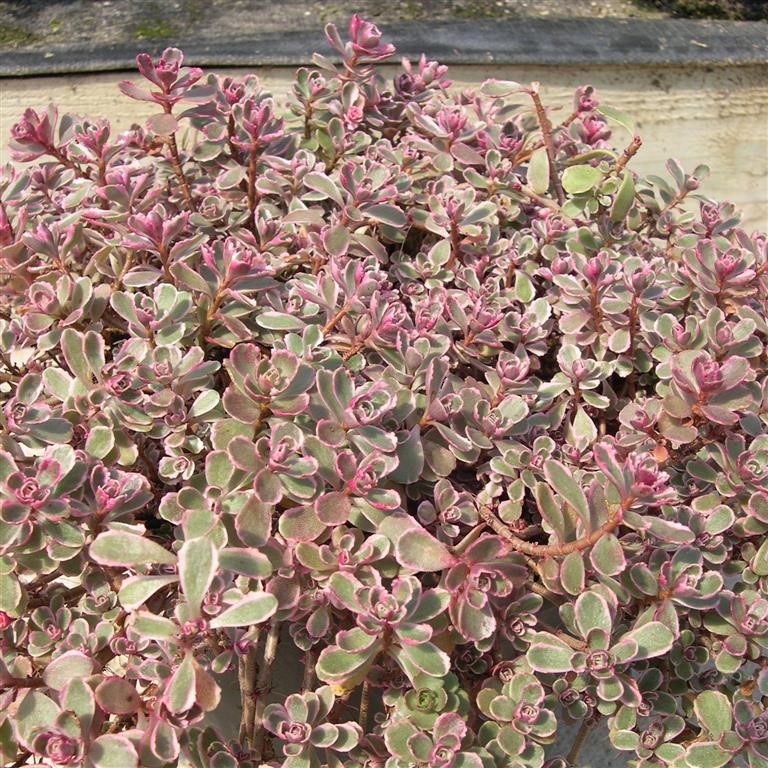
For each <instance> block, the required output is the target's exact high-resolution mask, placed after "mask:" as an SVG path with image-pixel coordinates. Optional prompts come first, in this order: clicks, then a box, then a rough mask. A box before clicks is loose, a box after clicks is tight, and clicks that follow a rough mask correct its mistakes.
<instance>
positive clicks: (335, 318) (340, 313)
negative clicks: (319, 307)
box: [321, 301, 350, 336]
mask: <svg viewBox="0 0 768 768" xmlns="http://www.w3.org/2000/svg"><path fill="white" fill-rule="evenodd" d="M349 309H350V304H349V302H348V301H347V302H345V303H344V305H343V306H342V308H341V309H340V310H339V311H338V312H337V313H336V314H335V315H334V316H333V317H332V318H331V319H330V320H329V321H328V322H327V323H326V324H325V325H324V326H323V328H322V330H321V333H322V334H323V336H327V335H328V334H329V333H330V332H331V331H332V330H333V329H334V328H335V327H336V324H337V323H338V322H339V321H340V320H341V319H342V318H344V317H345V316H346V314H347V312H349Z"/></svg>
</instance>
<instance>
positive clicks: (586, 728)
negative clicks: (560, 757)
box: [565, 717, 592, 766]
mask: <svg viewBox="0 0 768 768" xmlns="http://www.w3.org/2000/svg"><path fill="white" fill-rule="evenodd" d="M591 730H592V723H591V722H590V719H589V718H588V717H585V718H584V719H583V720H582V721H581V726H580V727H579V730H578V732H577V733H576V738H575V739H574V740H573V744H572V745H571V749H570V751H569V752H568V756H567V757H566V758H565V759H566V760H567V761H568V764H569V765H571V766H572V765H574V764H575V763H576V759H577V758H578V756H579V752H581V748H582V747H583V746H584V742H585V741H586V740H587V736H588V734H589V732H590V731H591Z"/></svg>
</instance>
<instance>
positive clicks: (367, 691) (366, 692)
mask: <svg viewBox="0 0 768 768" xmlns="http://www.w3.org/2000/svg"><path fill="white" fill-rule="evenodd" d="M370 698H371V688H370V685H369V683H368V680H364V681H363V688H362V690H361V691H360V715H359V717H358V720H357V721H358V723H360V727H361V728H362V729H363V732H365V731H366V729H367V728H368V705H369V704H370Z"/></svg>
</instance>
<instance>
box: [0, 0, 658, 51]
mask: <svg viewBox="0 0 768 768" xmlns="http://www.w3.org/2000/svg"><path fill="white" fill-rule="evenodd" d="M352 12H357V13H359V14H361V15H362V16H363V17H365V18H369V19H372V20H375V21H377V22H379V23H386V22H404V21H416V22H424V23H425V24H427V23H429V21H431V20H450V19H462V20H466V19H483V18H485V19H487V18H499V19H514V18H542V17H544V18H547V17H549V18H564V17H567V18H645V19H653V18H657V19H658V18H665V17H667V14H666V13H664V12H662V11H659V10H655V9H649V8H648V7H647V6H646V7H642V8H641V7H640V6H639V5H638V4H636V2H635V0H354V1H353V2H349V0H337V1H336V2H323V1H322V0H277V2H275V1H274V0H273V1H271V2H265V0H0V50H2V49H6V50H7V49H9V48H15V49H22V50H41V51H44V50H45V48H46V47H48V46H53V47H60V46H66V45H72V46H82V45H83V44H84V43H90V44H92V45H93V46H94V47H97V46H100V45H108V44H115V43H123V44H124V43H130V42H137V41H141V40H147V41H162V40H174V39H184V38H189V37H198V38H199V37H206V35H207V30H210V31H211V33H212V34H213V35H214V36H215V37H217V38H218V39H222V38H225V37H226V36H227V35H232V36H233V37H238V38H241V39H242V38H244V37H248V36H249V35H253V34H258V33H268V32H279V31H281V30H313V29H317V28H318V26H320V25H322V24H325V23H327V22H331V21H332V22H335V23H337V24H344V23H345V22H346V20H347V19H348V18H349V16H350V14H351V13H352Z"/></svg>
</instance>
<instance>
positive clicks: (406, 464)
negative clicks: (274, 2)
mask: <svg viewBox="0 0 768 768" xmlns="http://www.w3.org/2000/svg"><path fill="white" fill-rule="evenodd" d="M327 36H328V40H329V42H330V44H331V46H332V47H333V48H334V49H335V51H336V54H337V57H336V60H335V62H332V61H330V60H329V59H326V58H324V57H322V56H316V58H315V63H316V68H315V69H300V70H299V71H298V72H297V73H296V79H295V83H294V84H293V87H292V90H291V93H290V94H289V96H288V100H287V105H286V106H284V107H282V106H281V107H280V108H278V107H277V106H276V104H275V103H274V102H273V100H272V98H271V97H270V96H269V94H268V93H267V92H266V91H265V90H264V89H263V88H262V86H261V85H260V84H259V81H258V80H257V79H256V78H255V77H250V76H249V77H245V78H242V79H233V78H231V77H220V76H216V75H208V76H204V75H203V72H202V71H200V70H199V69H195V68H184V67H183V66H182V54H181V52H180V51H178V50H176V49H172V48H171V49H168V50H166V51H165V52H164V53H163V55H162V56H161V57H160V59H159V60H157V61H153V60H152V59H151V58H150V57H149V56H147V55H142V56H139V57H138V66H139V71H140V73H141V75H142V76H143V78H144V79H145V82H143V83H142V84H139V85H137V84H133V83H131V82H124V83H122V84H121V86H120V87H121V89H122V91H123V93H124V94H126V95H127V96H129V97H131V98H133V99H138V100H140V101H144V102H151V103H153V104H155V105H156V107H157V113H156V114H155V115H154V116H153V117H151V118H150V119H149V120H148V122H147V124H146V127H145V128H140V127H134V128H133V129H132V130H130V131H128V132H125V133H122V134H120V135H113V133H112V132H111V131H110V127H109V123H108V122H107V121H106V120H97V121H91V120H85V119H82V118H79V117H75V116H72V115H65V116H61V117H60V116H59V115H58V114H57V111H56V109H55V108H53V107H51V108H49V109H48V110H47V111H46V112H44V113H41V114H38V113H36V112H34V111H33V110H27V111H26V113H25V114H24V115H23V117H22V118H21V120H20V121H19V122H18V123H17V124H16V125H15V126H14V128H13V137H12V140H11V142H10V149H11V154H12V158H13V159H14V160H15V161H16V163H17V165H16V166H15V167H11V166H8V167H6V168H5V170H4V172H3V175H2V179H1V180H0V200H1V202H0V245H1V249H0V268H1V269H2V294H1V302H2V307H1V309H0V312H1V313H2V320H0V361H1V370H0V381H1V382H2V383H1V384H0V393H1V394H0V398H1V399H2V406H3V407H2V435H1V436H0V441H1V443H2V444H1V448H2V451H1V452H0V630H1V631H2V635H1V639H0V642H1V643H2V645H1V646H0V651H1V653H2V661H1V663H0V752H1V753H2V755H3V758H4V759H3V764H4V765H11V764H12V765H14V766H21V765H32V764H35V765H38V764H43V765H46V766H85V767H86V768H135V767H136V766H138V765H141V766H147V767H148V768H161V766H175V765H177V764H181V765H192V766H195V768H236V767H237V766H241V767H247V766H259V765H267V766H284V767H285V768H316V767H318V766H328V767H329V768H338V767H340V766H347V767H348V768H364V767H367V768H381V767H383V766H386V768H407V767H408V766H420V767H422V768H515V767H524V768H541V766H542V765H545V764H546V765H547V766H550V767H554V766H565V765H569V764H575V763H576V759H577V754H578V751H579V748H580V745H581V744H582V743H583V742H584V740H585V739H586V738H587V737H588V735H589V731H590V729H592V728H593V727H594V726H595V725H597V724H598V723H603V724H606V725H607V727H608V729H609V732H610V739H611V742H612V744H613V746H614V747H615V749H616V750H622V751H624V752H626V753H627V756H628V758H631V760H632V761H633V764H635V765H637V766H644V767H647V768H651V767H652V766H653V767H656V766H676V767H677V768H683V767H685V768H718V767H719V766H726V765H734V764H747V763H748V764H749V765H750V766H752V768H758V767H759V766H762V767H764V766H768V714H766V710H765V706H764V702H765V698H764V697H768V651H767V650H766V649H768V600H767V599H766V597H767V593H768V539H766V536H765V534H766V532H767V531H768V437H767V436H766V432H767V430H766V423H767V422H768V418H767V414H768V393H767V389H768V386H767V382H768V375H767V372H768V365H767V364H766V362H767V361H766V342H768V326H767V325H766V306H767V303H768V274H767V270H768V246H767V243H766V237H765V235H760V234H752V235H750V234H748V233H747V232H745V231H744V230H743V229H740V228H739V218H738V215H736V214H735V213H734V210H733V207H732V206H730V205H728V204H719V205H718V204H716V203H714V202H711V201H708V200H707V199H706V198H701V197H700V196H698V194H697V192H696V190H697V189H698V187H699V185H700V181H701V179H702V178H703V177H704V175H705V171H706V169H705V168H704V167H699V168H697V169H695V170H694V171H693V173H686V172H684V171H683V169H682V168H681V167H680V166H679V164H677V163H676V162H674V161H670V162H669V164H668V166H667V169H668V172H669V177H668V178H666V179H664V178H660V177H656V176H651V177H649V178H647V179H642V178H638V177H637V176H636V174H634V173H633V172H632V171H631V170H630V169H629V167H628V164H629V162H630V160H631V158H632V156H633V155H634V154H635V153H636V152H637V150H638V148H639V146H640V140H639V139H638V138H637V137H634V136H633V134H632V132H631V130H630V132H629V133H628V134H627V135H626V136H625V138H624V139H623V140H622V139H621V138H619V141H618V142H617V144H618V146H619V149H614V148H613V145H612V144H611V142H610V137H611V130H610V125H609V124H610V123H619V124H623V125H624V126H628V125H629V123H628V121H627V119H626V118H625V117H624V116H622V115H621V114H619V113H617V112H615V111H614V110H611V109H609V108H607V107H603V106H601V105H600V104H599V102H598V99H597V97H596V95H595V93H594V92H593V90H592V89H591V88H589V87H585V88H581V89H579V90H578V91H577V93H576V97H575V102H574V107H573V110H572V111H570V112H569V113H563V114H557V113H556V112H555V111H553V110H548V109H547V108H546V107H545V106H544V105H543V104H542V101H541V98H540V95H539V90H538V84H537V83H534V84H532V85H530V86H523V85H519V84H516V83H512V82H498V81H488V82H486V83H485V84H484V85H483V86H482V87H481V88H478V89H475V90H472V91H466V92H463V93H456V92H452V91H450V90H448V86H449V85H450V83H449V81H448V80H447V79H446V68H445V67H444V66H441V65H440V64H438V63H436V62H434V61H427V60H426V59H425V58H422V59H421V60H420V61H419V62H416V63H411V62H408V61H403V63H402V70H401V72H400V74H398V75H397V76H396V77H395V78H394V81H393V82H389V83H387V82H386V81H385V80H384V78H383V77H382V76H381V75H380V74H379V73H378V71H377V69H376V67H375V65H376V64H377V63H378V62H381V61H384V60H386V59H388V58H390V57H391V56H392V55H393V53H394V48H393V46H391V45H389V44H386V43H384V42H382V40H381V35H380V33H379V31H378V30H377V29H376V27H374V26H373V25H371V24H369V23H366V22H364V21H362V20H360V19H359V18H357V17H353V19H352V21H351V23H350V25H349V30H348V38H349V39H342V38H341V36H340V34H339V32H338V31H337V30H336V29H335V28H334V27H333V26H330V27H328V28H327ZM19 164H28V165H25V166H23V165H19ZM694 198H698V200H699V204H698V210H697V212H692V211H693V206H689V205H687V204H688V203H690V202H691V201H692V199H694ZM276 665H278V667H279V666H280V665H282V667H280V668H281V669H282V670H288V672H283V673H281V674H280V678H279V679H273V671H274V669H275V666H276ZM293 667H299V669H298V670H297V671H298V674H296V675H294V677H293V678H292V677H291V673H292V672H293ZM234 676H236V677H237V679H238V681H239V697H240V706H241V708H242V718H241V722H240V728H239V733H235V730H236V729H235V728H233V729H232V730H231V732H228V733H221V732H218V731H217V730H216V729H215V728H213V727H212V726H211V725H210V722H211V717H212V716H215V710H217V709H218V708H219V707H220V704H221V699H222V691H224V692H227V691H232V690H234V691H235V696H236V697H237V695H238V694H237V690H236V689H235V688H234V685H233V682H232V680H233V678H234ZM294 678H295V679H294ZM273 687H276V690H274V691H272V688H273ZM270 691H272V692H271V695H270ZM270 702H273V703H270ZM278 702H282V703H278ZM569 723H579V724H580V727H579V729H578V735H577V737H576V741H575V743H574V744H573V747H572V749H571V750H570V753H569V754H568V755H567V756H557V755H553V754H552V748H550V749H549V751H548V750H547V747H546V745H547V744H549V743H551V742H552V741H553V739H554V737H555V735H556V733H557V731H558V729H559V728H561V727H562V726H563V725H565V724H569ZM545 761H546V762H545Z"/></svg>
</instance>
